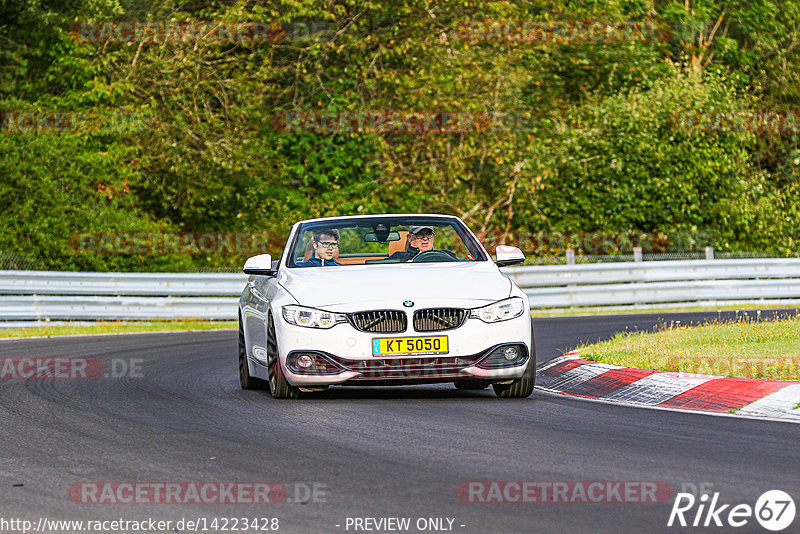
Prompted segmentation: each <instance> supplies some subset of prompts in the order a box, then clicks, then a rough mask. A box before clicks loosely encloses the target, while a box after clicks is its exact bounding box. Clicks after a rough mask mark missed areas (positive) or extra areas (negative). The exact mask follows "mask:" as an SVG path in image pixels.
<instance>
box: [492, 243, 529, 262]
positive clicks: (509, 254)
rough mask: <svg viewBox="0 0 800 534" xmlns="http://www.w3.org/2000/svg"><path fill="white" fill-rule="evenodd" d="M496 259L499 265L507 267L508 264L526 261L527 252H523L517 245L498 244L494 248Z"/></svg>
mask: <svg viewBox="0 0 800 534" xmlns="http://www.w3.org/2000/svg"><path fill="white" fill-rule="evenodd" d="M494 253H495V260H494V263H495V264H496V265H497V266H498V267H505V266H506V265H514V264H515V263H522V262H523V261H525V254H523V253H522V251H521V250H520V249H518V248H517V247H510V246H508V245H497V248H495V249H494Z"/></svg>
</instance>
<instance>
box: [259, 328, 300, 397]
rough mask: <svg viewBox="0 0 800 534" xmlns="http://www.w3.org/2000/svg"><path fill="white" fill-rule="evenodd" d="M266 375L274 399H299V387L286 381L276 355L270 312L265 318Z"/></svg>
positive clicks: (276, 345) (276, 346) (275, 336)
mask: <svg viewBox="0 0 800 534" xmlns="http://www.w3.org/2000/svg"><path fill="white" fill-rule="evenodd" d="M267 376H268V377H269V390H270V392H271V393H272V396H273V397H274V398H276V399H299V398H300V397H302V396H303V393H302V392H301V391H300V388H298V387H295V386H292V385H290V384H289V382H287V381H286V378H285V377H284V375H283V369H282V368H281V362H280V358H279V356H278V336H277V335H275V322H274V321H273V320H272V314H270V315H269V319H268V320H267Z"/></svg>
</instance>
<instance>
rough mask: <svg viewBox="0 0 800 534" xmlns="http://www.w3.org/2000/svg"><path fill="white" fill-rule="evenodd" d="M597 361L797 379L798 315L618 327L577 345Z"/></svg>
mask: <svg viewBox="0 0 800 534" xmlns="http://www.w3.org/2000/svg"><path fill="white" fill-rule="evenodd" d="M576 350H578V351H580V354H581V357H582V358H586V359H588V360H594V361H597V362H603V363H609V364H614V365H622V366H625V367H636V368H641V369H657V370H661V371H673V372H682V373H698V374H710V375H718V376H738V377H743V378H768V379H774V380H796V381H800V319H799V318H794V317H788V316H787V317H781V318H777V319H772V320H766V321H753V320H752V318H740V319H738V320H734V321H728V322H719V321H717V320H714V321H710V322H706V323H703V324H700V325H698V326H681V325H679V324H674V323H670V324H664V325H661V326H660V327H659V328H658V329H657V330H656V331H655V332H652V333H642V332H623V333H619V334H617V335H616V336H615V337H614V338H613V339H611V340H609V341H605V342H601V343H596V344H593V345H583V346H581V347H578V349H576Z"/></svg>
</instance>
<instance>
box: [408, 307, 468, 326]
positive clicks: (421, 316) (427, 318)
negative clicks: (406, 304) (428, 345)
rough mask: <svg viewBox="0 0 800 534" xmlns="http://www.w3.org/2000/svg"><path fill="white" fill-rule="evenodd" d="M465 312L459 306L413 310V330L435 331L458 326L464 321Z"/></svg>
mask: <svg viewBox="0 0 800 534" xmlns="http://www.w3.org/2000/svg"><path fill="white" fill-rule="evenodd" d="M466 316H467V312H466V311H465V310H462V309H460V308H427V309H424V310H417V311H415V312H414V330H416V331H417V332H437V331H439V330H450V329H452V328H458V327H459V326H461V325H462V324H463V323H464V319H465V318H466Z"/></svg>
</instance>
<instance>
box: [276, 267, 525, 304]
mask: <svg viewBox="0 0 800 534" xmlns="http://www.w3.org/2000/svg"><path fill="white" fill-rule="evenodd" d="M278 280H279V282H280V284H281V285H283V286H284V287H285V288H286V290H287V291H289V293H291V294H292V296H294V298H295V299H296V300H297V302H298V303H299V304H301V305H304V306H313V307H319V308H322V307H327V308H328V309H330V310H331V311H357V310H359V309H365V306H366V307H372V306H379V307H391V308H397V307H398V306H402V304H403V302H405V301H407V300H410V301H412V302H414V303H415V305H417V306H431V305H438V306H446V305H448V303H452V304H453V305H457V306H462V307H470V306H479V305H482V304H486V303H489V302H494V301H497V300H500V299H503V298H505V297H508V296H509V295H510V294H511V281H510V280H509V279H508V278H506V277H505V276H503V274H502V273H500V270H499V269H498V268H497V267H496V266H495V265H494V264H493V263H491V262H476V263H469V264H453V263H419V264H408V263H404V264H401V265H391V264H389V265H346V266H341V267H306V268H293V269H288V268H285V267H284V268H282V269H281V270H280V273H279V276H278Z"/></svg>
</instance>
